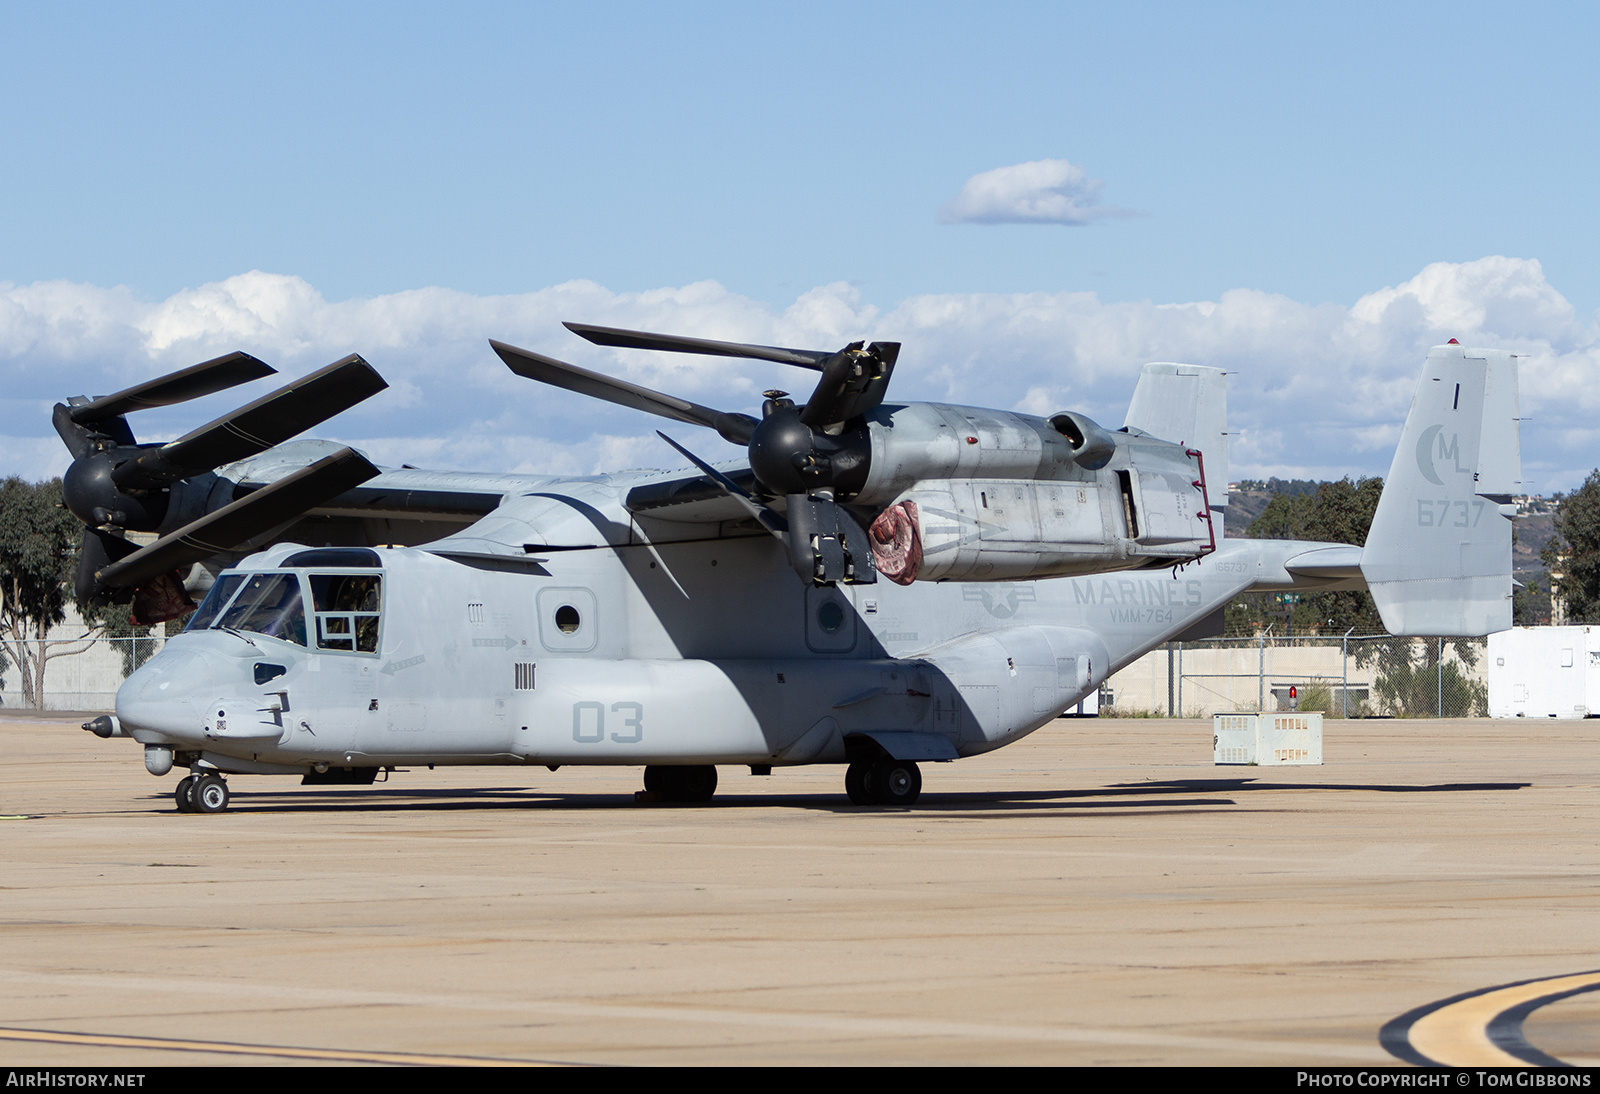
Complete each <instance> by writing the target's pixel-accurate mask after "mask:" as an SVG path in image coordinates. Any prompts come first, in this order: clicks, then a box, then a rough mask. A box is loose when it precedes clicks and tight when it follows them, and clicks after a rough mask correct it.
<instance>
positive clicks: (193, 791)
mask: <svg viewBox="0 0 1600 1094" xmlns="http://www.w3.org/2000/svg"><path fill="white" fill-rule="evenodd" d="M172 797H173V800H174V801H176V802H177V803H178V812H180V813H220V812H222V811H223V810H224V809H226V808H228V784H227V783H226V782H224V781H223V778H222V776H221V775H218V774H215V773H213V772H207V773H206V774H204V775H186V776H184V777H183V778H181V779H179V780H178V785H177V787H176V788H175V789H174V790H173V791H172Z"/></svg>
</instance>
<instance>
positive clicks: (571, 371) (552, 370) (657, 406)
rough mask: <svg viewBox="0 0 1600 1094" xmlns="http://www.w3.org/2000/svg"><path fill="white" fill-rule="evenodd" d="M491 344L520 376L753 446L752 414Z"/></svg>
mask: <svg viewBox="0 0 1600 1094" xmlns="http://www.w3.org/2000/svg"><path fill="white" fill-rule="evenodd" d="M489 345H491V346H493V347H494V351H495V352H496V353H498V354H499V355H500V360H502V361H504V362H505V363H506V367H508V368H509V369H511V371H512V372H515V373H516V374H517V375H518V376H525V377H527V378H528V379H530V380H538V381H539V382H540V383H543V384H550V385H551V386H553V387H560V388H565V389H566V390H568V391H576V392H577V393H578V394H579V395H587V396H589V397H590V398H594V399H603V400H605V401H606V402H608V403H616V404H617V405H618V406H626V407H632V408H633V409H634V410H642V411H644V412H645V413H647V414H659V415H660V416H661V417H663V418H671V419H673V420H674V421H678V422H688V423H689V424H690V425H703V426H709V427H711V428H712V429H715V430H716V431H717V432H718V433H720V434H721V435H722V437H723V439H725V440H729V441H732V442H733V443H734V444H749V443H750V435H751V434H752V433H753V432H755V428H756V424H757V423H756V420H755V419H754V418H752V417H750V415H748V414H725V413H723V412H722V411H720V410H712V409H711V408H710V407H708V406H701V405H700V404H699V403H691V402H690V401H689V400H687V399H679V398H677V397H676V396H674V395H664V394H662V393H661V392H659V391H651V390H650V389H649V388H647V387H640V386H639V385H638V384H630V383H628V381H626V380H618V379H615V378H613V377H611V376H603V375H601V374H600V373H598V372H590V371H589V370H588V369H586V368H579V367H578V366H577V365H569V364H567V363H566V362H565V361H557V360H556V359H555V358H554V357H546V356H544V355H543V354H542V353H534V352H533V351H531V350H525V349H518V348H517V347H516V346H508V345H506V344H505V343H504V342H496V341H495V340H494V339H493V338H491V339H489Z"/></svg>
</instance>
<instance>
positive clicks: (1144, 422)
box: [1124, 363, 1228, 539]
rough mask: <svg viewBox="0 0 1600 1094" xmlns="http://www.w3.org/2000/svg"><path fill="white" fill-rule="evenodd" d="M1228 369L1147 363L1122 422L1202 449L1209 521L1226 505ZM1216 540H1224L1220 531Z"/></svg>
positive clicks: (1217, 517)
mask: <svg viewBox="0 0 1600 1094" xmlns="http://www.w3.org/2000/svg"><path fill="white" fill-rule="evenodd" d="M1226 377H1227V373H1225V372H1223V371H1222V370H1221V369H1220V368H1212V367H1210V366H1209V365H1175V364H1166V363H1161V364H1149V365H1146V366H1144V371H1143V372H1141V373H1139V383H1138V384H1137V385H1136V386H1135V387H1134V389H1133V401H1132V402H1130V403H1129V404H1128V417H1127V419H1126V420H1125V422H1124V424H1125V425H1130V426H1132V427H1134V428H1135V429H1139V430H1143V431H1144V432H1146V433H1148V434H1150V435H1151V436H1152V437H1160V438H1161V439H1162V440H1164V441H1174V442H1176V443H1178V444H1182V445H1187V446H1188V447H1190V448H1196V449H1199V450H1200V453H1201V456H1200V458H1201V460H1202V461H1203V462H1204V464H1205V469H1206V497H1207V499H1208V501H1209V502H1210V505H1211V512H1212V519H1213V520H1215V521H1216V522H1217V528H1218V529H1220V528H1221V527H1222V513H1223V510H1225V509H1227V508H1228V386H1227V379H1226ZM1217 538H1218V539H1220V538H1222V534H1221V532H1220V531H1219V532H1218V533H1217Z"/></svg>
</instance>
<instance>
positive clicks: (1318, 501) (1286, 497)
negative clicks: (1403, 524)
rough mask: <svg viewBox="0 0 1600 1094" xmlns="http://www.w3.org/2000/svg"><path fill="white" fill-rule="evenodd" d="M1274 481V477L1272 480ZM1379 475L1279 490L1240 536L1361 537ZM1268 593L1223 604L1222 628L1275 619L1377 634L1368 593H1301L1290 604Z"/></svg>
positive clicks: (1379, 489) (1291, 625) (1240, 629)
mask: <svg viewBox="0 0 1600 1094" xmlns="http://www.w3.org/2000/svg"><path fill="white" fill-rule="evenodd" d="M1274 481H1276V480H1274ZM1382 493H1383V480H1382V479H1378V478H1370V479H1360V480H1358V481H1355V482H1352V481H1351V480H1350V479H1341V480H1339V481H1338V482H1325V483H1322V484H1321V485H1320V486H1318V487H1317V489H1316V492H1315V493H1303V492H1302V493H1296V494H1279V495H1277V496H1276V497H1274V498H1273V499H1272V500H1271V501H1270V502H1268V503H1267V507H1266V509H1264V510H1262V513H1261V515H1260V516H1259V517H1257V518H1256V519H1255V520H1253V521H1251V523H1250V527H1249V528H1248V529H1247V530H1246V535H1248V536H1250V537H1251V538H1253V539H1306V540H1320V541H1323V542H1329V543H1349V544H1353V545H1355V546H1357V547H1359V546H1362V545H1364V544H1365V543H1366V542H1367V530H1368V529H1369V528H1371V527H1372V515H1373V514H1374V513H1376V512H1377V511H1378V498H1379V497H1380V496H1381V495H1382ZM1280 599H1281V598H1278V597H1276V596H1275V595H1274V594H1272V593H1252V594H1248V595H1245V596H1242V597H1239V598H1238V599H1237V600H1235V601H1234V603H1233V604H1232V605H1230V606H1229V609H1228V613H1227V624H1226V627H1227V629H1228V630H1229V631H1231V632H1233V633H1235V634H1240V633H1247V632H1251V631H1254V630H1258V629H1262V628H1265V627H1266V626H1267V625H1268V623H1271V622H1276V621H1278V620H1281V621H1282V622H1283V624H1284V628H1285V630H1286V631H1298V632H1300V633H1307V632H1309V631H1322V632H1324V633H1327V632H1332V633H1334V634H1343V633H1345V632H1346V631H1348V630H1349V629H1350V628H1352V627H1354V628H1355V630H1356V633H1357V634H1382V633H1384V631H1383V621H1382V620H1381V619H1380V618H1379V617H1378V610H1377V607H1376V606H1375V605H1374V604H1373V603H1372V597H1371V595H1370V594H1368V593H1366V592H1365V591H1357V590H1346V591H1343V592H1328V593H1302V594H1300V595H1299V597H1298V598H1297V599H1296V600H1295V601H1294V602H1292V603H1288V604H1283V603H1280Z"/></svg>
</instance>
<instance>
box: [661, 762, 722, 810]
mask: <svg viewBox="0 0 1600 1094" xmlns="http://www.w3.org/2000/svg"><path fill="white" fill-rule="evenodd" d="M644 788H645V789H646V790H648V791H651V792H652V793H655V794H660V795H661V797H662V798H664V799H665V800H667V801H669V802H708V801H710V800H711V795H713V794H715V793H716V792H717V769H716V768H715V767H713V766H712V765H711V764H684V765H678V764H673V765H667V764H657V765H652V766H650V767H647V768H645V769H644Z"/></svg>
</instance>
